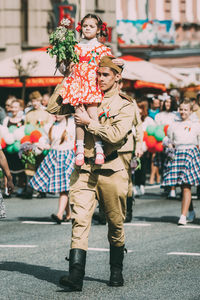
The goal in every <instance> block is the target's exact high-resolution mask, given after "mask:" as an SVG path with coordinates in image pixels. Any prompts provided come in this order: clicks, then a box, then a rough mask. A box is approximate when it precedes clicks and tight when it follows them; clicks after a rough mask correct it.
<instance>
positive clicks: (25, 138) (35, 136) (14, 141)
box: [1, 124, 43, 154]
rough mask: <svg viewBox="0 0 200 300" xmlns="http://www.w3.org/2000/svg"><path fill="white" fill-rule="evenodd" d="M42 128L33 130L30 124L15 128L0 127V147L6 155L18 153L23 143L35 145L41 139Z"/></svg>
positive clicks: (33, 127)
mask: <svg viewBox="0 0 200 300" xmlns="http://www.w3.org/2000/svg"><path fill="white" fill-rule="evenodd" d="M42 134H43V130H42V128H35V126H33V125H31V124H27V125H23V126H21V127H17V126H15V125H12V126H10V127H5V126H1V136H2V138H1V147H2V149H5V150H6V151H7V152H8V153H10V154H12V153H18V152H19V151H20V147H21V145H22V144H23V143H27V142H28V143H30V144H35V143H38V142H39V141H40V139H41V138H42Z"/></svg>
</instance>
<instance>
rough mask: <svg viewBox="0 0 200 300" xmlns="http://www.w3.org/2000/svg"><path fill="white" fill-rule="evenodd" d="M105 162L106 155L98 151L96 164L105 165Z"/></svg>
mask: <svg viewBox="0 0 200 300" xmlns="http://www.w3.org/2000/svg"><path fill="white" fill-rule="evenodd" d="M104 163H105V155H104V154H103V153H99V152H97V153H96V158H95V165H103V164H104Z"/></svg>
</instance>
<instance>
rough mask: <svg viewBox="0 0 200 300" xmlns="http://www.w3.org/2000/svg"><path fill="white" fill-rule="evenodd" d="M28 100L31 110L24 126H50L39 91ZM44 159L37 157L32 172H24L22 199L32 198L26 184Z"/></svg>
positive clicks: (42, 156) (51, 120) (43, 195)
mask: <svg viewBox="0 0 200 300" xmlns="http://www.w3.org/2000/svg"><path fill="white" fill-rule="evenodd" d="M29 100H30V101H31V106H32V108H31V109H30V110H29V111H28V112H27V113H26V116H25V125H26V124H31V125H33V126H35V127H36V128H43V127H44V126H45V125H46V124H48V123H50V124H52V122H53V118H52V116H51V115H50V114H49V113H48V112H47V111H45V110H44V109H43V107H42V105H41V101H42V96H41V94H40V92H39V91H34V92H32V93H31V94H30V95H29ZM43 159H44V155H43V154H41V155H38V156H36V164H35V168H34V170H28V169H27V170H25V172H26V174H27V189H26V192H25V193H24V196H23V197H24V198H30V199H31V198H32V194H33V190H32V189H30V187H29V186H28V182H29V180H30V179H31V177H32V176H33V175H34V173H35V171H36V170H37V168H38V166H39V165H40V163H41V162H42V160H43ZM43 197H46V194H45V193H43V192H40V193H39V195H38V198H43Z"/></svg>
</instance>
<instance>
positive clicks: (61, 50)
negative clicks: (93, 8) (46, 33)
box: [47, 19, 79, 67]
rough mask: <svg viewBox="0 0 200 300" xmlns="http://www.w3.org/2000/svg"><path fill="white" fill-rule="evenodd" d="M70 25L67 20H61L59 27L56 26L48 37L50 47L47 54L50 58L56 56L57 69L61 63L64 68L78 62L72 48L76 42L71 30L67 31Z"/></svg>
mask: <svg viewBox="0 0 200 300" xmlns="http://www.w3.org/2000/svg"><path fill="white" fill-rule="evenodd" d="M70 23H71V22H70V20H69V19H63V20H62V21H61V23H60V26H58V27H57V28H56V30H55V31H54V32H52V33H51V34H50V37H49V42H50V45H51V46H50V47H49V48H48V49H47V53H49V55H50V56H51V57H53V56H54V55H55V56H56V60H57V67H58V66H59V65H60V64H61V63H62V62H64V63H65V66H66V67H68V66H69V64H70V63H71V62H74V63H78V62H79V58H78V55H77V54H76V53H75V48H74V46H75V45H76V44H77V41H76V39H75V35H74V32H73V30H70V29H69V26H70Z"/></svg>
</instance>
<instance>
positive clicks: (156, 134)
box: [143, 125, 169, 153]
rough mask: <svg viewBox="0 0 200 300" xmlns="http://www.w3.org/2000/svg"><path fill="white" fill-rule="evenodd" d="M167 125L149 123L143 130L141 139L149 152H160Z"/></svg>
mask: <svg viewBox="0 0 200 300" xmlns="http://www.w3.org/2000/svg"><path fill="white" fill-rule="evenodd" d="M168 127H169V125H165V126H164V125H157V126H156V125H149V126H148V127H147V129H146V131H145V132H144V137H143V140H144V142H145V143H146V146H147V150H148V151H149V152H151V153H155V152H162V151H163V150H164V148H163V143H162V141H163V139H164V137H165V136H166V135H167V129H168Z"/></svg>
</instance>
